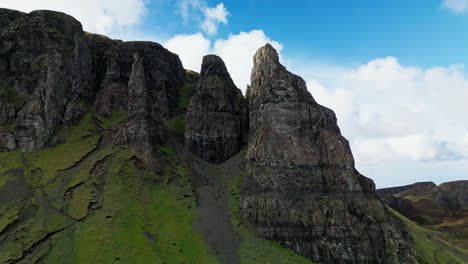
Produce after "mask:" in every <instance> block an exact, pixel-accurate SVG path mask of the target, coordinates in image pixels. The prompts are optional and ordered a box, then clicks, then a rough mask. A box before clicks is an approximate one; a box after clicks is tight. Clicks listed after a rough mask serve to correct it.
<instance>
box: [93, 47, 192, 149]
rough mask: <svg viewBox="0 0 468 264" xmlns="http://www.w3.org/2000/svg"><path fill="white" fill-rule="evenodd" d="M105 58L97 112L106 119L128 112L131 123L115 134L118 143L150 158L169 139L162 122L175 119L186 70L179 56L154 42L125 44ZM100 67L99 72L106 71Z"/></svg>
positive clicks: (115, 140) (110, 50)
mask: <svg viewBox="0 0 468 264" xmlns="http://www.w3.org/2000/svg"><path fill="white" fill-rule="evenodd" d="M104 54H105V59H106V70H105V75H104V76H103V77H102V78H103V80H102V82H101V84H100V87H99V92H98V93H97V95H96V101H95V106H96V111H97V113H98V114H100V115H102V116H105V117H108V116H110V115H112V112H113V111H126V112H127V113H128V119H129V121H128V122H127V123H126V124H124V125H123V126H122V127H120V128H119V130H117V131H116V132H115V133H114V142H115V143H117V144H120V145H132V146H134V147H136V148H137V149H138V150H139V151H140V152H141V153H143V154H144V155H145V156H147V157H148V156H149V155H150V152H151V149H152V147H153V146H155V145H156V144H161V143H162V142H163V141H164V140H165V138H166V134H167V131H166V129H165V128H164V126H163V123H162V121H164V120H167V119H169V118H171V117H172V116H173V111H174V110H175V108H176V107H177V97H178V88H179V87H181V86H182V85H183V83H184V80H185V70H184V68H183V67H182V63H181V62H180V60H179V58H178V56H177V55H174V54H172V53H171V52H169V51H168V50H166V49H165V48H163V47H162V46H161V45H159V44H157V43H152V42H121V43H117V44H115V45H113V46H111V47H110V49H109V50H107V51H105V53H104ZM98 63H99V61H97V60H96V65H97V66H96V68H97V69H100V68H102V67H103V66H102V65H101V66H99V64H98ZM98 78H99V76H97V77H96V79H98Z"/></svg>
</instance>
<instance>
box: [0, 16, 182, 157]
mask: <svg viewBox="0 0 468 264" xmlns="http://www.w3.org/2000/svg"><path fill="white" fill-rule="evenodd" d="M0 14H1V16H0V17H1V18H2V19H1V21H0V25H1V26H2V27H1V28H0V91H1V92H0V95H1V97H0V125H1V127H0V135H1V140H0V150H3V151H9V150H13V149H16V148H19V149H21V150H23V151H36V150H39V149H40V148H41V147H43V146H45V145H46V143H47V142H48V141H49V140H50V139H51V138H52V137H53V136H54V134H55V133H56V131H57V128H58V127H59V126H61V125H66V124H67V123H68V122H76V121H77V120H79V119H80V118H81V116H82V115H83V114H84V110H83V109H82V107H80V104H83V103H90V102H94V105H95V107H96V112H97V113H98V114H99V115H101V116H103V117H110V116H112V114H113V113H114V112H119V111H120V112H125V113H127V114H128V120H129V121H128V122H125V123H124V124H122V126H121V127H119V128H118V129H117V131H115V132H114V133H113V135H114V141H115V143H117V144H122V145H123V144H128V145H132V146H135V147H136V148H137V149H139V150H140V151H141V152H142V153H144V155H145V156H147V157H148V156H149V155H150V152H151V149H152V147H153V146H154V145H155V144H158V143H161V142H162V141H163V140H164V139H165V137H166V132H165V128H164V126H163V123H162V121H164V120H166V119H169V118H170V117H172V115H173V112H174V110H175V108H176V106H177V97H178V92H179V91H178V89H179V88H180V87H182V86H183V83H184V81H185V70H184V69H183V67H182V64H181V62H180V60H179V58H178V56H177V55H175V54H172V53H170V52H169V51H168V50H166V49H165V48H163V47H162V46H161V45H159V44H156V43H151V42H122V41H116V40H111V39H109V38H107V37H104V36H100V35H94V34H89V33H84V32H83V30H82V27H81V24H80V23H79V22H78V21H76V20H75V19H74V18H72V17H70V16H68V15H65V14H62V13H58V12H52V11H34V12H31V13H29V14H24V13H20V12H15V11H11V10H7V9H1V10H0ZM73 120H74V121H73Z"/></svg>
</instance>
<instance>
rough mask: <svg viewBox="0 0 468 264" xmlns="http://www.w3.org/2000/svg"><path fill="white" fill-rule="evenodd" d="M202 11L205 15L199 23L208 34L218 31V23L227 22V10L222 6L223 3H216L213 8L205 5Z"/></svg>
mask: <svg viewBox="0 0 468 264" xmlns="http://www.w3.org/2000/svg"><path fill="white" fill-rule="evenodd" d="M202 11H203V14H204V15H205V19H204V20H203V22H202V24H201V28H202V30H203V31H205V32H206V33H207V34H209V35H213V34H216V32H218V24H219V23H223V24H227V23H228V20H227V16H228V15H229V12H228V11H227V9H226V8H225V7H224V4H223V3H221V4H218V5H217V6H216V7H213V8H210V7H205V8H204V9H203V10H202Z"/></svg>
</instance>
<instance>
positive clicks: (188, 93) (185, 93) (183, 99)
mask: <svg viewBox="0 0 468 264" xmlns="http://www.w3.org/2000/svg"><path fill="white" fill-rule="evenodd" d="M194 91H195V84H190V83H185V84H184V86H182V87H181V88H180V90H179V98H178V101H177V105H178V108H179V109H184V108H187V107H188V106H189V104H190V99H192V95H193V93H194Z"/></svg>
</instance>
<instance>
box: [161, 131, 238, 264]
mask: <svg viewBox="0 0 468 264" xmlns="http://www.w3.org/2000/svg"><path fill="white" fill-rule="evenodd" d="M168 144H169V145H170V146H171V147H172V148H173V149H174V153H176V155H177V156H178V157H179V160H180V162H181V163H182V164H183V165H184V166H185V167H186V168H188V169H189V171H190V173H191V175H192V185H193V189H194V194H195V197H196V201H197V219H196V221H195V223H194V228H195V230H197V231H200V232H201V233H202V235H203V237H204V239H205V241H206V243H207V244H208V245H209V246H210V249H211V253H212V254H213V255H216V258H217V259H218V260H219V261H220V262H222V263H225V264H239V263H240V258H239V255H238V253H237V251H238V249H239V244H240V242H241V240H242V238H241V236H240V235H239V234H238V233H237V232H236V231H235V230H234V229H233V227H232V224H231V215H230V210H229V200H228V196H227V194H228V192H227V188H228V186H227V184H226V180H229V179H232V177H235V176H237V175H239V174H240V172H241V161H242V158H241V155H238V156H236V157H234V158H232V159H230V160H228V161H226V162H224V163H223V164H220V165H214V164H210V163H208V162H206V161H204V160H201V159H199V158H197V157H195V156H194V155H192V154H191V153H188V152H187V151H185V150H184V148H183V138H181V137H176V136H172V137H170V139H169V142H168ZM236 173H237V174H236ZM222 179H223V180H222Z"/></svg>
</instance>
